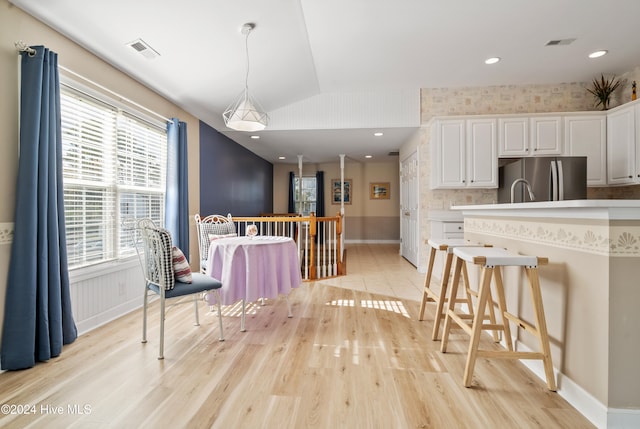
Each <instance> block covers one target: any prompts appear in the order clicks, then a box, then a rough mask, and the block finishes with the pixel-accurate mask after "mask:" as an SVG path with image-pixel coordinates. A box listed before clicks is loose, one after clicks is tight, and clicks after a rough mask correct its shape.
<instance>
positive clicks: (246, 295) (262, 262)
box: [207, 236, 302, 305]
mask: <svg viewBox="0 0 640 429" xmlns="http://www.w3.org/2000/svg"><path fill="white" fill-rule="evenodd" d="M207 274H208V275H210V276H211V277H214V278H216V279H218V280H220V281H221V282H222V288H221V289H220V294H221V295H222V296H221V298H222V304H223V305H229V304H233V303H235V302H237V301H240V300H242V299H244V300H245V301H247V302H252V301H256V300H258V299H260V298H277V297H278V295H281V294H282V295H286V294H288V293H289V291H291V289H292V288H295V287H298V286H300V284H302V276H301V274H300V261H299V259H298V248H297V246H296V244H295V242H294V241H293V240H292V239H291V238H287V237H268V236H256V237H253V238H249V237H232V238H222V239H219V240H214V241H212V242H211V245H210V246H209V258H208V259H207Z"/></svg>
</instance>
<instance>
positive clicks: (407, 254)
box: [400, 152, 420, 267]
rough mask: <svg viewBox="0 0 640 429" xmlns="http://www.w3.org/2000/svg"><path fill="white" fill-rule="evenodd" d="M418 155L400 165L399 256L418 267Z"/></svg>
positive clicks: (408, 158) (412, 155)
mask: <svg viewBox="0 0 640 429" xmlns="http://www.w3.org/2000/svg"><path fill="white" fill-rule="evenodd" d="M419 194H420V193H419V190H418V154H417V152H413V153H412V154H411V155H409V156H408V157H407V158H405V159H404V160H403V161H402V162H401V163H400V238H401V240H402V243H401V245H400V254H401V255H402V256H403V257H404V258H405V259H406V260H407V261H409V262H411V263H412V264H413V265H415V266H416V267H417V266H418V241H419V231H418V204H419V201H418V200H419V199H418V197H419Z"/></svg>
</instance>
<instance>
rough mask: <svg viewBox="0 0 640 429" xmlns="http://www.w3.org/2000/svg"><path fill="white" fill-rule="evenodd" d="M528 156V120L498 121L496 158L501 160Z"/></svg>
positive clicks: (506, 119)
mask: <svg viewBox="0 0 640 429" xmlns="http://www.w3.org/2000/svg"><path fill="white" fill-rule="evenodd" d="M528 155H529V118H527V117H516V118H509V117H507V118H499V119H498V156H499V157H501V158H510V157H517V158H519V157H522V156H528Z"/></svg>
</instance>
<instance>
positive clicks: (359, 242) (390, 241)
mask: <svg viewBox="0 0 640 429" xmlns="http://www.w3.org/2000/svg"><path fill="white" fill-rule="evenodd" d="M344 244H400V240H346V239H345V240H344Z"/></svg>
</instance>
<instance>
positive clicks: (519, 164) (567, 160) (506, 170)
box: [498, 156, 587, 203]
mask: <svg viewBox="0 0 640 429" xmlns="http://www.w3.org/2000/svg"><path fill="white" fill-rule="evenodd" d="M501 161H502V163H503V165H502V166H501V167H500V170H499V181H500V187H499V188H498V202H499V203H509V202H511V187H512V185H513V183H514V182H515V181H517V180H518V179H525V180H526V181H527V182H528V183H529V184H530V185H531V190H532V191H533V195H534V197H535V201H561V200H584V199H586V198H587V157H586V156H552V157H532V158H517V159H511V160H501ZM514 191H515V193H514V201H513V202H516V203H521V202H528V201H531V198H530V194H529V192H528V189H527V186H526V184H525V183H524V182H522V181H520V182H519V183H517V184H516V185H515V188H514Z"/></svg>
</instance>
